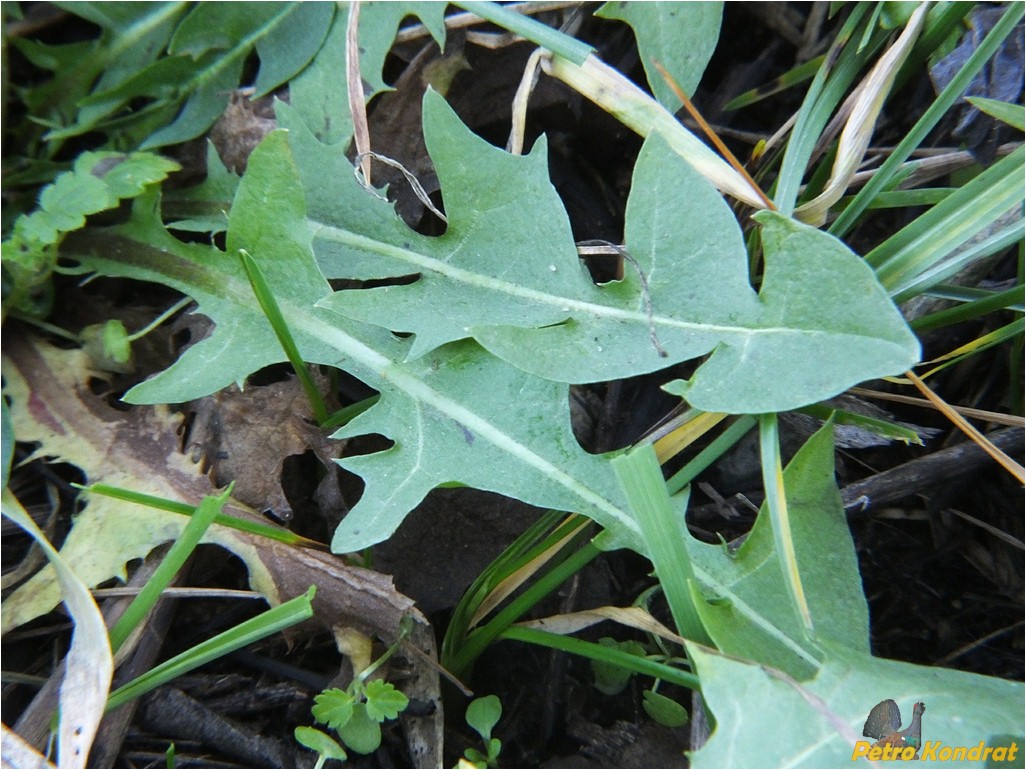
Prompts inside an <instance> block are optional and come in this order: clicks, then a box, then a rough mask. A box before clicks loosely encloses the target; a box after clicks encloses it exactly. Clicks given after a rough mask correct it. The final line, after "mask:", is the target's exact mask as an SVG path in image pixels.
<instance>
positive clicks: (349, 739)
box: [296, 642, 410, 767]
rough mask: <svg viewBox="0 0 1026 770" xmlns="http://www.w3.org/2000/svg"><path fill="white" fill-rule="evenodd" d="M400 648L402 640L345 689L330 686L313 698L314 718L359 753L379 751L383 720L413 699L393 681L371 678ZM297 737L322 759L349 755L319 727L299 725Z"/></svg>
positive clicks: (399, 711)
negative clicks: (302, 726) (398, 688)
mask: <svg viewBox="0 0 1026 770" xmlns="http://www.w3.org/2000/svg"><path fill="white" fill-rule="evenodd" d="M398 648H399V642H396V643H395V644H393V645H392V646H391V647H389V648H388V649H387V650H386V651H385V654H384V655H382V656H381V657H380V658H378V659H377V660H376V661H374V662H373V663H371V664H370V665H369V666H368V667H367V668H366V669H364V670H363V671H361V672H360V673H359V674H358V675H357V676H355V677H354V678H353V681H352V683H351V684H350V685H349V687H347V688H346V689H345V690H342V689H339V688H338V687H331V688H329V689H327V690H325V691H324V692H322V693H320V694H319V695H317V696H316V697H315V698H314V705H313V708H312V709H311V713H312V714H313V718H314V719H315V720H317V721H318V722H319V723H321V724H323V725H327V726H328V727H329V728H330V729H332V730H334V731H335V732H336V733H338V737H339V738H341V739H342V743H344V744H345V745H346V746H347V747H348V748H349V749H350V750H351V751H355V752H356V753H357V754H370V753H372V752H374V751H376V750H377V748H378V746H380V745H381V724H382V722H384V721H385V720H386V719H395V718H396V717H398V716H399V714H400V713H401V712H403V711H404V710H405V709H406V707H407V706H408V705H409V703H410V701H409V699H408V698H407V697H406V696H405V695H403V693H402V692H401V691H399V690H397V689H396V688H395V687H394V686H393V685H392V684H391V683H389V682H386V681H384V680H383V679H370V676H371V675H372V674H373V673H374V672H375V671H377V670H378V668H379V667H380V666H381V665H382V664H383V663H384V662H385V661H386V660H388V659H389V658H390V657H392V655H393V654H394V653H395V651H396V650H397V649H398ZM368 680H370V681H368ZM300 730H302V732H300ZM321 736H323V737H321ZM296 740H297V741H299V742H300V743H301V744H302V745H304V746H306V747H307V748H310V749H313V750H314V751H316V752H318V754H320V755H321V757H320V760H327V759H345V758H346V753H345V751H344V750H343V749H342V747H341V746H338V744H336V743H335V741H334V740H333V739H331V738H330V737H328V736H327V735H326V734H324V733H323V732H321V731H320V730H316V729H314V728H297V729H296ZM326 741H330V742H331V743H330V744H329V743H327V742H326ZM332 746H334V747H335V748H332ZM339 753H341V756H339ZM320 760H319V761H320ZM322 764H323V762H322ZM320 766H321V765H318V767H320Z"/></svg>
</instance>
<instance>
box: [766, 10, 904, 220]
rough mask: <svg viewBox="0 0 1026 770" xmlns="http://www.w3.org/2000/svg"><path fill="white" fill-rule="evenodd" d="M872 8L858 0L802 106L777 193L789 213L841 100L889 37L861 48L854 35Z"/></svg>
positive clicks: (784, 211) (783, 209)
mask: <svg viewBox="0 0 1026 770" xmlns="http://www.w3.org/2000/svg"><path fill="white" fill-rule="evenodd" d="M868 8H869V4H867V3H858V4H856V5H855V7H854V8H853V9H852V12H851V15H849V17H848V18H847V19H846V20H845V22H844V26H843V27H842V29H841V31H840V33H839V34H838V35H837V38H836V39H835V41H834V44H833V46H832V47H831V49H830V51H828V52H827V56H826V61H825V62H824V64H823V66H822V67H821V68H820V71H819V72H817V73H816V77H815V78H813V80H812V84H811V85H810V86H809V90H808V92H807V93H806V95H805V99H804V100H803V101H802V106H801V108H800V109H799V110H798V117H797V118H796V119H795V125H794V128H793V129H792V131H791V138H790V140H789V141H788V143H787V151H786V152H785V153H784V161H783V165H782V166H781V169H780V175H779V177H778V179H777V183H776V189H775V191H774V195H773V202H774V203H775V204H776V206H777V208H778V210H779V211H780V213H781V214H784V215H785V216H791V214H792V213H793V212H794V208H795V204H796V202H797V200H798V191H799V189H800V187H801V184H802V180H803V178H804V177H805V172H806V169H807V168H808V164H809V158H811V157H812V153H813V150H814V149H815V146H816V143H817V142H818V141H819V139H820V137H821V136H822V133H823V129H824V128H825V127H826V124H827V123H828V122H829V120H830V117H831V115H832V114H833V111H834V108H835V107H837V105H838V104H840V103H841V100H842V99H843V98H844V95H845V93H846V92H847V90H848V87H849V86H850V85H851V84H852V82H853V81H854V80H855V76H856V75H857V74H858V72H859V70H861V69H862V67H863V65H864V64H865V63H866V62H867V61H868V60H869V57H870V56H871V55H872V54H874V53H875V52H876V50H877V49H878V48H879V47H880V46H881V45H882V44H883V42H884V40H885V39H886V38H887V34H886V33H884V31H883V30H880V33H879V34H877V35H875V37H874V39H873V41H872V43H871V44H870V45H869V46H868V47H866V48H864V49H863V50H862V51H859V50H857V48H858V46H857V44H856V43H855V42H853V41H852V37H853V35H854V33H855V32H856V30H857V29H858V28H859V25H860V23H861V22H862V20H863V18H864V16H865V13H866V11H867V10H868ZM831 63H832V64H831Z"/></svg>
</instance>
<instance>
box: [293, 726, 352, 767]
mask: <svg viewBox="0 0 1026 770" xmlns="http://www.w3.org/2000/svg"><path fill="white" fill-rule="evenodd" d="M294 735H295V736H296V742H297V743H299V744H300V745H301V746H306V748H308V749H310V750H311V751H316V752H317V753H318V754H320V755H321V756H322V757H324V758H326V759H337V760H339V761H340V762H344V761H345V760H346V759H348V755H347V754H346V750H345V749H343V748H342V747H341V746H339V745H338V743H337V742H336V741H335V740H334V739H333V738H332V737H331V736H330V735H328V734H327V733H323V732H321V731H320V730H318V729H317V728H315V727H297V728H296V730H295V733H294Z"/></svg>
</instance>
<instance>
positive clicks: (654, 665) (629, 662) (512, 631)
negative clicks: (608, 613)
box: [502, 626, 701, 690]
mask: <svg viewBox="0 0 1026 770" xmlns="http://www.w3.org/2000/svg"><path fill="white" fill-rule="evenodd" d="M502 638H503V639H509V640H512V641H518V642H529V643H530V644H537V645H539V646H541V647H549V648H551V649H554V650H562V651H563V652H570V653H573V654H574V655H581V656H583V657H585V658H591V659H592V660H601V661H603V662H605V663H612V664H613V665H615V666H621V667H622V668H626V669H629V670H631V671H634V672H636V673H638V674H642V675H643V676H651V677H655V678H656V679H662V680H663V681H664V682H672V683H673V684H679V685H680V686H681V687H687V688H688V689H690V690H698V689H701V686H700V682H699V680H698V677H697V676H695V675H694V674H691V673H689V672H687V671H681V670H680V669H679V668H674V667H673V666H668V665H666V664H665V663H660V662H659V661H656V660H650V659H649V658H642V657H640V656H638V655H631V654H630V653H629V652H623V651H621V650H617V649H615V648H612V647H604V646H602V645H601V644H595V643H594V642H586V641H584V640H583V639H577V638H575V637H573V636H562V635H561V634H553V633H551V632H549V631H540V630H538V629H536V628H522V627H520V626H512V627H510V628H508V629H506V631H504V632H503V633H502Z"/></svg>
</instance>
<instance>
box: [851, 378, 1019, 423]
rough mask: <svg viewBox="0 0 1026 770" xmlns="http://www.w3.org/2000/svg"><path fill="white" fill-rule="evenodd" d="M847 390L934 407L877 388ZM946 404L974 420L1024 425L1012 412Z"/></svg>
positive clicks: (911, 397)
mask: <svg viewBox="0 0 1026 770" xmlns="http://www.w3.org/2000/svg"><path fill="white" fill-rule="evenodd" d="M848 392H849V393H850V394H851V395H853V396H862V397H863V398H875V399H879V400H880V401H893V402H894V403H896V404H909V405H911V406H923V407H932V408H936V406H935V404H934V403H933V402H932V401H927V400H926V399H925V398H915V397H914V396H903V395H901V394H900V393H883V392H881V391H879V390H869V389H867V388H850V389H849V390H848ZM948 406H950V407H951V408H952V409H954V410H955V411H956V412H958V413H959V414H960V415H962V416H963V417H970V418H972V419H974V420H986V421H987V422H993V423H997V424H998V425H1011V426H1012V427H1013V428H1024V427H1026V419H1023V418H1022V417H1018V416H1016V415H1014V414H1001V413H1000V412H988V411H986V410H984V409H973V408H972V407H971V406H955V405H954V404H948Z"/></svg>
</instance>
